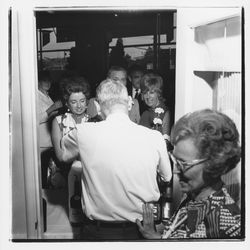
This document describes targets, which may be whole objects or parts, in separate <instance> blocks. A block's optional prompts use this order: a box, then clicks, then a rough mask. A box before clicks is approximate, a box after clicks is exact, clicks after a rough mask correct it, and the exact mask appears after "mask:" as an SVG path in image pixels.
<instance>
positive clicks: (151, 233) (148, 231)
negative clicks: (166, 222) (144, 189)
mask: <svg viewBox="0 0 250 250" xmlns="http://www.w3.org/2000/svg"><path fill="white" fill-rule="evenodd" d="M142 211H143V223H141V222H140V220H139V219H136V224H137V225H138V227H139V231H140V232H141V234H142V235H143V237H144V238H146V239H160V238H161V234H160V233H158V232H156V230H155V224H154V212H153V209H152V208H151V206H150V204H149V203H146V204H143V205H142Z"/></svg>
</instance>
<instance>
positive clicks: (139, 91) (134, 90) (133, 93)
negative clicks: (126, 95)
mask: <svg viewBox="0 0 250 250" xmlns="http://www.w3.org/2000/svg"><path fill="white" fill-rule="evenodd" d="M137 93H138V95H139V94H140V93H141V90H140V89H138V90H137ZM135 95H136V89H135V88H134V87H132V97H133V98H135Z"/></svg>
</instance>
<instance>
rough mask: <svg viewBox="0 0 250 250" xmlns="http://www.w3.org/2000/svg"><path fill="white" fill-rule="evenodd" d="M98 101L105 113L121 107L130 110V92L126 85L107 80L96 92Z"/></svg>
mask: <svg viewBox="0 0 250 250" xmlns="http://www.w3.org/2000/svg"><path fill="white" fill-rule="evenodd" d="M96 95H97V100H98V102H99V104H100V106H101V109H102V110H103V111H109V112H110V111H111V110H112V109H113V108H114V107H117V106H120V107H123V108H124V109H125V110H128V102H129V97H128V91H127V88H126V86H124V84H122V83H119V82H114V81H113V80H111V79H106V80H104V81H102V82H101V83H100V85H99V86H98V88H97V90H96Z"/></svg>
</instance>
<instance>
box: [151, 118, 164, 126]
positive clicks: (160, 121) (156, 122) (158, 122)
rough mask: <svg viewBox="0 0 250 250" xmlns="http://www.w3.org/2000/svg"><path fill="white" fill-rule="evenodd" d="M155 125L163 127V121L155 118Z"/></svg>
mask: <svg viewBox="0 0 250 250" xmlns="http://www.w3.org/2000/svg"><path fill="white" fill-rule="evenodd" d="M153 123H154V124H155V125H156V124H160V125H162V120H161V119H160V118H154V120H153Z"/></svg>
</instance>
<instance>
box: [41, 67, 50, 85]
mask: <svg viewBox="0 0 250 250" xmlns="http://www.w3.org/2000/svg"><path fill="white" fill-rule="evenodd" d="M38 81H39V82H40V81H51V75H50V72H49V71H48V70H41V71H39V72H38Z"/></svg>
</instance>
